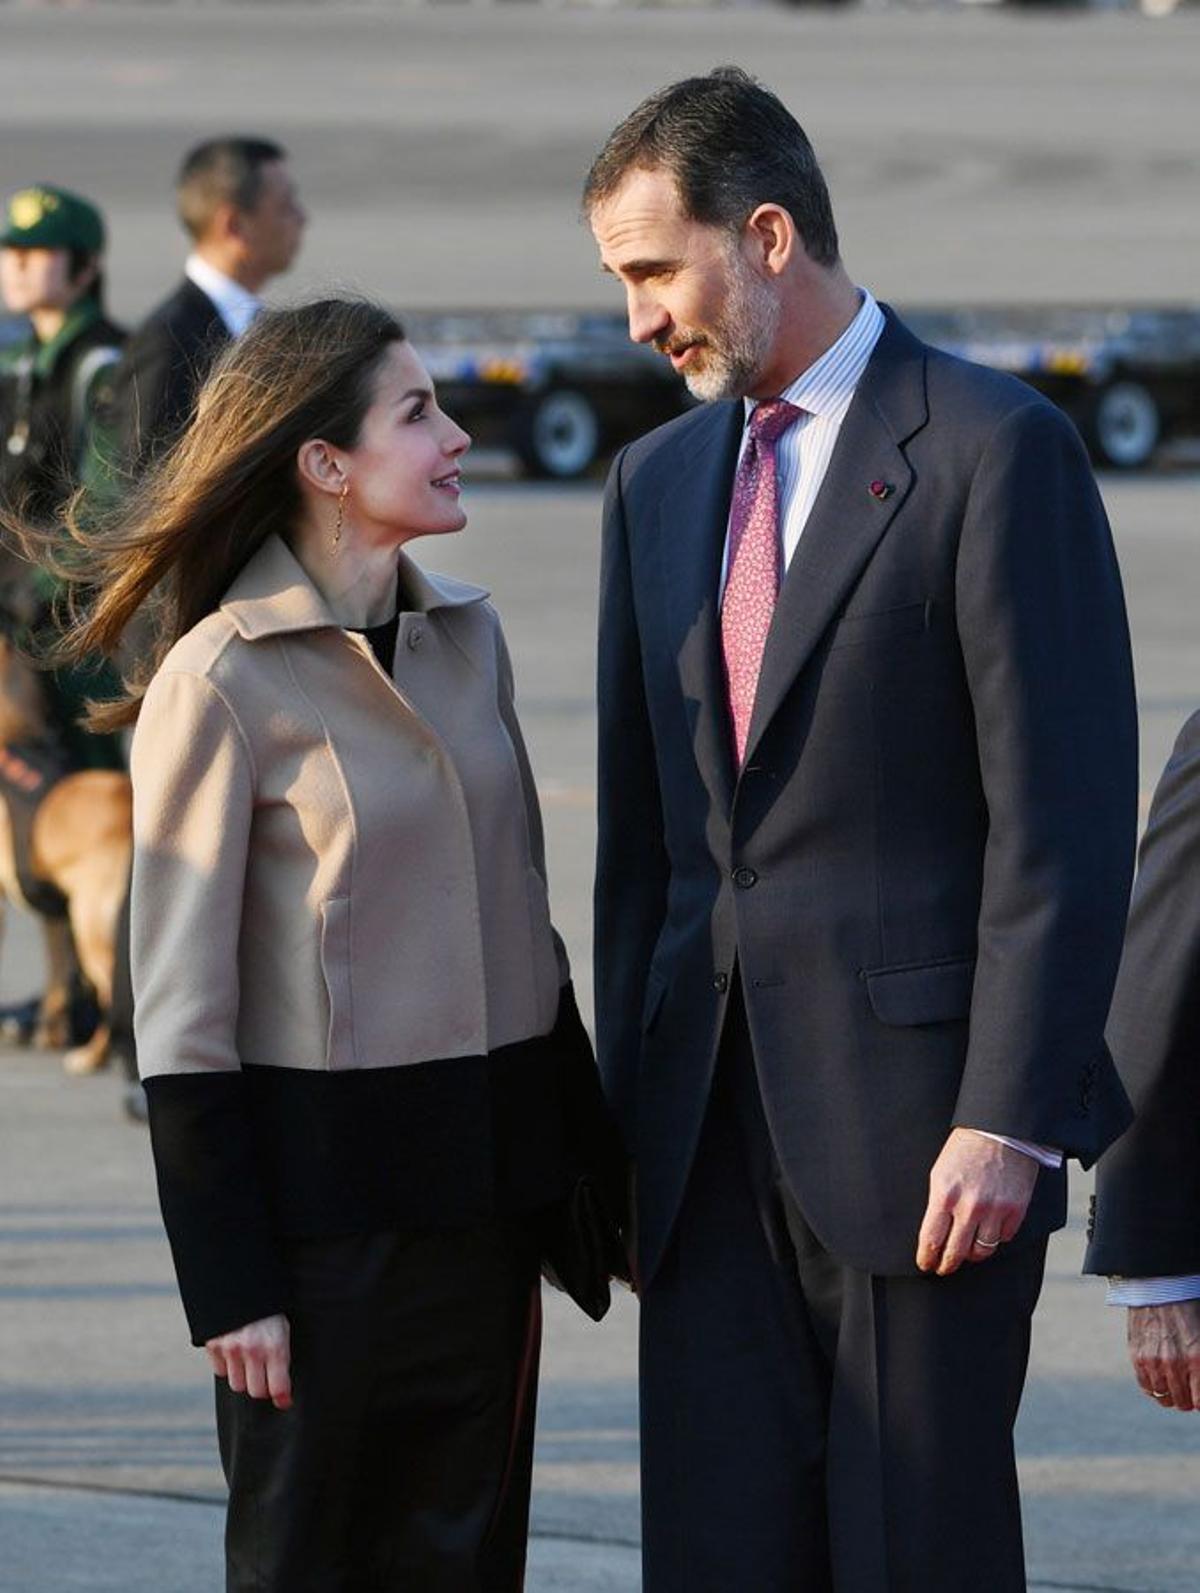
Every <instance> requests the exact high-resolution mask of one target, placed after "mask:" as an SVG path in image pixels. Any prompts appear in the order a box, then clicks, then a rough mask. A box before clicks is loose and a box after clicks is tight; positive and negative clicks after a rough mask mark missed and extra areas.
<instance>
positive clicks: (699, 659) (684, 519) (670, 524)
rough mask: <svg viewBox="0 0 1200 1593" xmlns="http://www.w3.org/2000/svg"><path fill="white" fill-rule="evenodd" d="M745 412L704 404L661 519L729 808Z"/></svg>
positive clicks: (683, 641) (687, 661) (703, 751)
mask: <svg viewBox="0 0 1200 1593" xmlns="http://www.w3.org/2000/svg"><path fill="white" fill-rule="evenodd" d="M743 416H744V409H743V406H742V405H741V403H728V404H725V403H722V404H714V405H713V406H712V407H711V408H710V409H708V410H706V411H705V413H704V415H703V418H702V420H700V421H699V422H698V423H697V425H696V427H695V428H694V429H693V430H692V431H691V432H690V433H689V435H688V437H687V440H686V441H685V442H684V443H683V444H682V445H681V447H680V452H679V465H678V470H677V472H676V475H675V478H674V480H673V483H672V487H671V492H670V496H669V497H667V498H665V499H664V501H663V504H662V507H661V509H660V527H659V529H660V536H659V545H660V547H661V549H662V559H663V574H664V581H665V587H666V593H667V603H668V609H669V614H670V625H671V637H672V644H673V649H674V656H675V659H676V662H677V664H678V668H679V679H680V684H681V686H682V688H683V696H684V702H685V705H686V707H687V710H688V715H689V718H690V720H691V731H692V745H693V748H694V751H695V756H696V762H697V765H698V766H699V769H700V772H701V774H702V776H703V777H704V781H705V784H706V785H707V786H708V788H709V792H710V794H711V796H712V798H713V801H714V803H715V804H716V806H717V807H718V809H719V810H720V811H722V812H728V811H729V804H730V801H731V799H732V796H733V769H732V761H731V753H730V740H729V724H728V715H727V712H726V707H725V684H724V677H723V673H722V668H721V630H720V624H719V617H718V609H717V594H718V588H719V586H720V581H721V559H722V555H723V553H724V548H725V531H726V526H727V524H728V521H729V501H730V497H731V495H732V493H733V475H734V470H735V468H736V464H737V453H738V447H739V444H740V442H741V437H742V421H743Z"/></svg>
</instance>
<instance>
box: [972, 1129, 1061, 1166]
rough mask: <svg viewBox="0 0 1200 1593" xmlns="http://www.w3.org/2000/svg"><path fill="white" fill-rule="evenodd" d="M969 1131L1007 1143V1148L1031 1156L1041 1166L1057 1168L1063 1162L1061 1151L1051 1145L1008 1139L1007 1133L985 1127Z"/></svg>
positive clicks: (1001, 1143) (1000, 1143)
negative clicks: (997, 1132)
mask: <svg viewBox="0 0 1200 1593" xmlns="http://www.w3.org/2000/svg"><path fill="white" fill-rule="evenodd" d="M971 1132H972V1133H973V1134H982V1135H983V1137H984V1139H994V1140H995V1141H996V1143H997V1144H998V1145H1007V1146H1008V1148H1009V1150H1015V1151H1020V1152H1021V1155H1022V1156H1032V1157H1033V1159H1034V1161H1035V1162H1041V1164H1042V1166H1043V1167H1053V1168H1055V1169H1057V1168H1059V1167H1061V1166H1062V1164H1063V1153H1062V1151H1060V1150H1055V1149H1054V1147H1053V1146H1052V1145H1035V1144H1034V1143H1033V1141H1032V1140H1028V1139H1010V1137H1009V1136H1008V1135H1007V1134H993V1133H991V1132H990V1131H989V1130H988V1129H986V1128H975V1129H972V1130H971Z"/></svg>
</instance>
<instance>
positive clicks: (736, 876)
mask: <svg viewBox="0 0 1200 1593" xmlns="http://www.w3.org/2000/svg"><path fill="white" fill-rule="evenodd" d="M733 883H734V884H735V885H736V886H737V888H738V890H740V891H748V890H749V889H750V887H751V885H756V884H757V883H758V875H757V874H756V873H755V872H754V870H753V869H752V868H735V869H734V871H733Z"/></svg>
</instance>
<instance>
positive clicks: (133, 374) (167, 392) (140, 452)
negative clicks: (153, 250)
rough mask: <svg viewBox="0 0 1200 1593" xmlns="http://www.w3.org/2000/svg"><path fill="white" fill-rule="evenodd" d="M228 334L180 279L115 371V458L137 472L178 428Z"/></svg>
mask: <svg viewBox="0 0 1200 1593" xmlns="http://www.w3.org/2000/svg"><path fill="white" fill-rule="evenodd" d="M228 341H229V332H228V329H227V328H226V326H225V322H224V321H223V320H222V319H221V316H220V313H219V311H218V310H217V307H216V305H215V304H214V303H213V302H212V300H211V299H210V298H209V297H208V295H207V294H206V293H204V292H203V291H202V290H201V289H200V288H199V287H197V286H196V284H195V283H194V282H192V281H191V280H190V279H189V278H187V277H185V278H184V279H183V281H182V282H181V283H180V284H179V286H178V287H177V288H175V290H174V291H173V292H172V293H171V294H170V295H169V296H168V297H167V298H166V299H164V300H163V302H162V303H161V304H160V305H158V306H157V307H156V308H155V309H154V310H152V311H151V313H150V314H149V315H148V316H147V317H146V319H145V320H144V321H143V322H142V323H141V325H140V326H139V327H138V328H137V330H136V331H135V332H134V334H133V336H132V337H131V338H130V340H129V342H128V344H127V345H126V348H125V354H124V357H123V358H122V360H121V364H120V366H119V368H118V371H117V382H116V408H117V412H118V415H119V417H120V418H119V425H120V436H119V439H118V443H117V455H118V458H119V459H120V460H121V462H122V463H123V464H124V466H125V468H126V469H128V470H132V471H133V472H135V473H136V472H137V471H138V470H140V468H141V467H142V466H143V465H144V464H145V463H146V462H147V460H149V459H151V458H153V457H156V456H157V455H158V454H159V453H161V451H162V450H163V448H165V446H166V445H167V444H168V443H170V442H172V441H174V439H175V438H176V437H177V436H178V435H179V433H180V432H181V431H182V430H183V428H184V426H185V425H186V423H187V421H188V420H189V418H190V416H191V414H192V411H193V409H194V408H195V404H196V396H197V394H198V392H199V390H200V386H201V384H202V382H203V381H204V378H205V377H206V376H207V375H208V372H209V370H210V368H211V366H212V363H213V361H214V360H215V359H216V357H217V355H218V354H219V353H220V352H221V350H222V349H223V348H224V347H225V345H226V343H228Z"/></svg>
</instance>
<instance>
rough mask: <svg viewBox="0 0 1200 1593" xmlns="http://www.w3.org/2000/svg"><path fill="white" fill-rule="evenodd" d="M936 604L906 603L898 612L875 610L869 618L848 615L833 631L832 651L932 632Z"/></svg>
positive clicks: (868, 615) (867, 616) (894, 609)
mask: <svg viewBox="0 0 1200 1593" xmlns="http://www.w3.org/2000/svg"><path fill="white" fill-rule="evenodd" d="M932 611H933V604H932V603H926V602H921V603H902V604H900V605H899V607H897V608H883V609H873V610H872V611H871V612H870V613H869V614H844V615H843V616H842V618H841V619H840V620H839V621H838V623H837V625H835V626H834V628H833V633H832V636H831V638H830V643H829V647H830V651H832V650H833V648H835V647H861V646H863V645H865V644H866V643H868V642H880V641H883V642H886V641H890V640H891V639H892V638H893V637H894V636H911V635H915V634H917V633H919V632H920V631H924V630H928V629H929V622H930V618H931V615H932Z"/></svg>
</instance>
